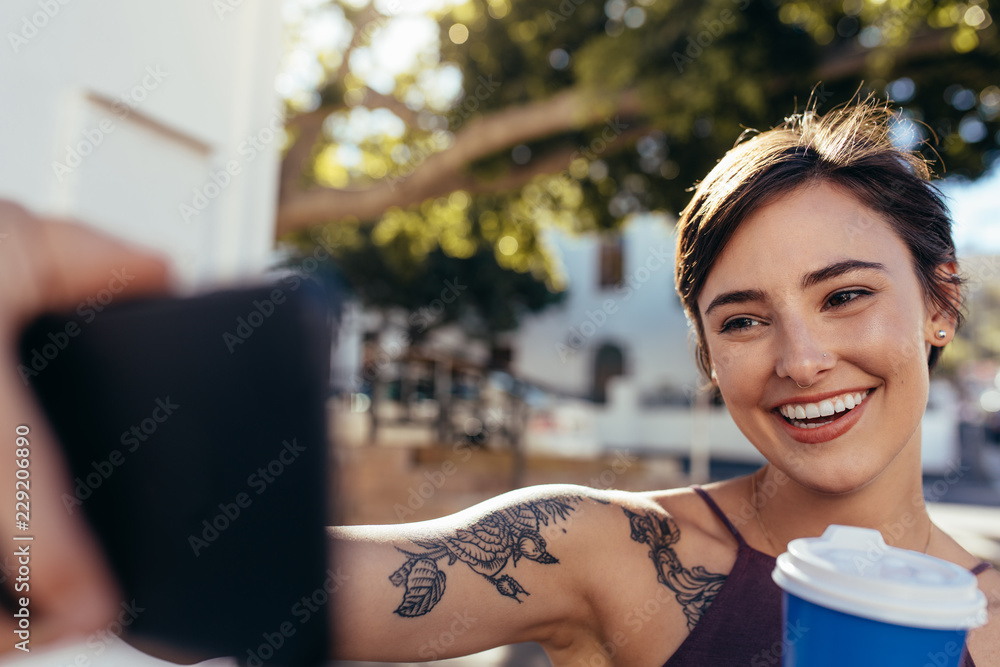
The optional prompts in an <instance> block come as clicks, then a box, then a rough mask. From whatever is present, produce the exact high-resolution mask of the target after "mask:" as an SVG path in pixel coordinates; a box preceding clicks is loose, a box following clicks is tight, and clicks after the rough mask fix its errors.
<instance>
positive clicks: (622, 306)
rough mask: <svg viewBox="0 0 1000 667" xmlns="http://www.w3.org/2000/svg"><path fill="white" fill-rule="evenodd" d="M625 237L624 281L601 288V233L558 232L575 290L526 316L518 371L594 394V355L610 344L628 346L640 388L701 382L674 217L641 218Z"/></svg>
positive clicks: (517, 344) (553, 240)
mask: <svg viewBox="0 0 1000 667" xmlns="http://www.w3.org/2000/svg"><path fill="white" fill-rule="evenodd" d="M623 236H624V251H623V255H624V258H623V259H624V266H623V274H624V277H625V285H624V286H622V287H620V288H617V287H616V288H604V289H602V288H601V287H600V286H599V271H600V262H599V245H600V239H599V238H598V237H596V236H595V235H586V236H578V237H571V236H568V235H566V234H564V233H561V232H553V233H552V234H551V236H550V237H549V239H548V240H549V243H550V244H551V246H552V247H553V248H554V250H555V251H556V252H557V254H558V255H559V256H560V258H561V261H562V264H563V267H564V272H565V274H566V276H567V277H568V284H569V294H568V297H567V299H566V300H565V301H564V302H563V303H562V304H560V305H558V306H553V307H551V308H548V309H546V310H545V311H543V312H542V313H540V314H539V315H537V316H529V317H526V318H525V320H524V322H523V324H522V326H521V328H520V329H519V330H518V331H517V333H516V334H515V336H514V337H513V343H512V344H513V346H514V349H515V352H514V361H513V365H514V371H515V373H516V374H518V375H520V376H521V377H524V378H526V379H528V380H531V381H533V382H537V383H538V384H539V385H541V386H543V387H549V388H552V389H556V390H559V391H561V392H566V393H569V394H573V395H589V394H590V391H591V388H592V384H593V374H594V355H595V354H596V352H597V349H598V348H599V347H600V346H601V345H602V344H605V343H609V344H613V345H617V346H619V347H620V348H621V349H622V350H623V351H624V353H625V372H626V375H627V377H628V378H629V379H630V382H632V383H634V384H635V386H636V388H637V391H639V392H640V393H643V392H649V391H653V390H656V389H657V388H660V387H664V386H671V387H677V388H679V389H682V388H683V387H694V386H695V385H696V384H697V383H698V381H699V380H698V372H697V367H696V366H695V364H694V361H693V359H694V357H693V356H692V351H691V350H692V348H691V345H690V344H689V342H688V326H687V321H686V319H685V317H684V310H683V308H682V306H681V303H680V300H679V299H678V298H677V296H676V295H675V293H674V286H673V257H674V244H675V239H674V235H673V224H672V221H670V220H667V219H665V218H663V217H658V216H645V217H641V218H635V219H633V220H632V221H631V222H629V223H628V224H627V225H626V226H625V228H624V230H623Z"/></svg>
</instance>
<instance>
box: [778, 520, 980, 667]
mask: <svg viewBox="0 0 1000 667" xmlns="http://www.w3.org/2000/svg"><path fill="white" fill-rule="evenodd" d="M772 576H773V578H774V581H775V583H777V584H778V586H780V587H781V588H782V590H783V591H784V593H783V595H782V616H783V618H782V633H783V634H782V665H783V667H805V666H806V665H808V666H809V667H833V666H836V667H843V666H844V665H851V667H867V666H869V665H871V666H872V667H874V666H875V665H878V666H879V667H886V666H889V665H906V666H907V667H910V666H913V667H925V666H926V667H958V665H959V664H960V661H961V658H962V651H963V648H964V645H965V635H966V633H967V632H968V630H970V629H971V628H975V627H979V626H981V625H984V624H985V623H986V596H984V595H983V593H982V591H980V590H979V586H978V584H977V582H976V577H975V576H974V575H973V574H972V573H971V572H969V571H968V570H965V569H963V568H961V567H959V566H957V565H955V564H954V563H949V562H948V561H944V560H941V559H940V558H934V557H933V556H927V555H925V554H921V553H917V552H915V551H908V550H906V549H899V548H896V547H890V546H888V545H887V544H886V543H885V540H883V539H882V535H881V533H879V532H878V531H877V530H870V529H868V528H854V527H851V526H836V525H834V526H830V527H829V528H827V530H826V532H824V533H823V536H822V537H818V538H804V539H798V540H793V541H792V542H790V543H789V545H788V551H786V552H785V553H783V554H781V555H780V556H778V564H777V566H776V567H775V568H774V573H773V575H772Z"/></svg>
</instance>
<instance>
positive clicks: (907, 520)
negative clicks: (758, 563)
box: [754, 442, 932, 555]
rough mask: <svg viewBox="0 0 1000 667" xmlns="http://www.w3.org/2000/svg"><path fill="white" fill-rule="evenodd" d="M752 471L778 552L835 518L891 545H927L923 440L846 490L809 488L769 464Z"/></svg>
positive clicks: (767, 533) (764, 525)
mask: <svg viewBox="0 0 1000 667" xmlns="http://www.w3.org/2000/svg"><path fill="white" fill-rule="evenodd" d="M913 444H914V443H911V445H913ZM754 475H755V477H756V487H757V492H758V493H757V499H756V506H757V508H758V518H759V519H760V527H761V529H762V532H764V537H765V539H766V540H767V541H768V542H769V543H770V546H771V548H772V549H774V550H775V551H776V553H780V552H782V551H785V550H786V549H787V546H788V542H790V541H791V540H793V539H796V538H799V537H818V536H819V535H821V534H822V533H823V531H824V530H825V529H826V527H827V526H829V525H830V524H834V523H836V524H842V525H849V526H861V527H863V528H874V529H876V530H878V531H880V532H881V533H882V536H883V538H884V539H885V541H886V543H887V544H889V545H891V546H895V547H900V548H903V549H911V550H913V551H920V552H924V551H926V549H927V547H928V543H929V538H930V535H931V530H932V527H931V522H930V517H929V515H928V514H927V507H926V505H925V504H924V498H923V486H922V478H921V467H920V447H919V442H918V443H916V446H907V447H906V449H905V450H904V451H902V452H900V454H899V456H897V457H896V459H895V460H894V461H893V462H892V463H891V464H890V465H889V466H888V467H887V468H886V469H885V470H884V471H883V472H882V474H880V475H879V476H878V477H877V478H875V479H874V480H872V481H871V482H870V483H868V484H867V485H865V486H864V487H862V488H859V489H856V490H854V491H851V492H848V493H844V494H836V495H834V494H827V493H821V492H817V491H815V490H812V489H808V488H806V487H804V486H802V485H801V484H799V483H797V482H796V481H795V480H794V479H792V478H791V477H789V476H787V475H785V474H784V473H782V472H780V471H778V470H776V469H774V468H773V467H772V466H771V465H766V466H764V468H762V469H761V470H760V471H758V472H757V473H755V474H754ZM775 555H776V554H775Z"/></svg>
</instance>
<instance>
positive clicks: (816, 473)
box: [772, 456, 892, 496]
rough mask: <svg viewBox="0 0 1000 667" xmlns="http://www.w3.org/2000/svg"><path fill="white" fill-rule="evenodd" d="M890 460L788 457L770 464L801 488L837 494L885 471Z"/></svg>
mask: <svg viewBox="0 0 1000 667" xmlns="http://www.w3.org/2000/svg"><path fill="white" fill-rule="evenodd" d="M891 463H892V461H891V460H889V461H877V460H874V459H872V458H871V457H864V456H858V457H844V456H836V457H824V456H819V457H801V458H797V457H789V458H788V459H786V460H774V461H773V463H772V465H774V466H775V467H776V468H778V469H780V470H781V471H782V472H784V473H785V474H786V475H788V476H789V477H790V478H791V479H792V480H793V481H794V482H796V483H797V484H798V485H799V486H801V487H802V488H804V489H808V490H809V491H812V492H814V493H817V494H821V495H829V496H840V495H845V494H849V493H853V492H855V491H860V490H861V489H863V488H865V487H866V486H868V485H869V484H871V483H872V482H874V481H875V480H876V479H878V477H879V476H880V475H881V474H882V473H883V472H885V470H886V468H887V467H888V466H889V464H891Z"/></svg>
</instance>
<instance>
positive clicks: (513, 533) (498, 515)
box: [389, 495, 583, 616]
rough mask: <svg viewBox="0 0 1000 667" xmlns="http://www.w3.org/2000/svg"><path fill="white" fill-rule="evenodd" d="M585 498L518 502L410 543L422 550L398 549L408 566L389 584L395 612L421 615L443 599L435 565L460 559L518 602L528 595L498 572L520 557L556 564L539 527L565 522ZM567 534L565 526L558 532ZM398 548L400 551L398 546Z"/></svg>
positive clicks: (441, 575) (442, 576)
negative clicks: (396, 598)
mask: <svg viewBox="0 0 1000 667" xmlns="http://www.w3.org/2000/svg"><path fill="white" fill-rule="evenodd" d="M582 500H583V498H581V497H580V496H570V495H566V496H560V497H558V498H551V499H545V500H536V501H532V502H526V503H519V504H517V505H513V506H511V507H508V508H505V509H502V510H499V511H497V512H493V513H491V514H488V515H486V516H485V517H483V518H482V519H480V520H479V521H477V522H476V523H474V524H472V525H471V526H469V527H468V528H462V529H460V530H456V531H455V532H454V533H453V534H451V535H447V536H445V537H439V538H435V539H427V540H413V543H414V544H415V545H417V546H418V547H419V548H420V550H419V551H417V550H413V551H409V550H406V549H399V551H401V552H402V553H404V554H406V562H405V563H403V566H402V567H400V568H399V569H398V570H396V571H395V572H393V573H392V576H390V577H389V581H391V582H392V583H393V585H394V586H403V587H404V588H405V592H404V593H403V601H402V602H401V603H400V605H399V607H398V608H397V609H396V613H397V614H399V615H400V616H422V615H424V614H426V613H427V612H429V611H430V610H431V609H433V608H434V606H435V605H436V604H437V603H438V601H439V600H440V599H441V596H442V595H443V594H444V588H445V574H444V572H442V571H441V570H440V569H438V563H437V561H439V560H441V559H442V558H447V559H448V565H454V564H455V563H456V562H457V561H461V562H463V563H465V564H466V565H468V566H469V567H470V568H471V569H472V570H473V571H474V572H476V573H478V574H480V575H482V576H483V577H485V578H486V579H487V580H488V581H489V582H490V583H492V584H493V585H494V586H496V589H497V591H499V592H500V594H501V595H504V596H506V597H509V598H513V599H514V600H516V601H517V602H518V603H520V602H521V599H520V598H519V597H518V596H519V595H530V593H528V591H526V590H524V587H523V586H521V584H520V583H518V581H517V580H516V579H514V577H512V576H510V575H509V574H500V572H501V570H503V569H504V568H505V567H506V566H507V564H508V563H512V564H513V566H514V567H516V566H517V562H518V561H519V560H520V559H521V558H527V559H528V560H533V561H535V562H536V563H542V564H544V565H551V564H555V563H558V562H559V560H558V559H557V558H556V557H555V556H553V555H552V554H550V553H549V552H548V551H547V550H546V544H545V538H543V537H542V535H541V528H542V527H543V526H548V525H549V524H550V523H551V524H552V525H553V526H554V525H556V522H557V521H559V520H563V521H565V520H566V519H567V518H568V517H569V515H570V513H571V512H573V511H574V510H576V506H577V505H578V504H579V503H580V502H581V501H582ZM561 530H562V531H563V532H566V529H565V528H561ZM397 548H398V547H397Z"/></svg>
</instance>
